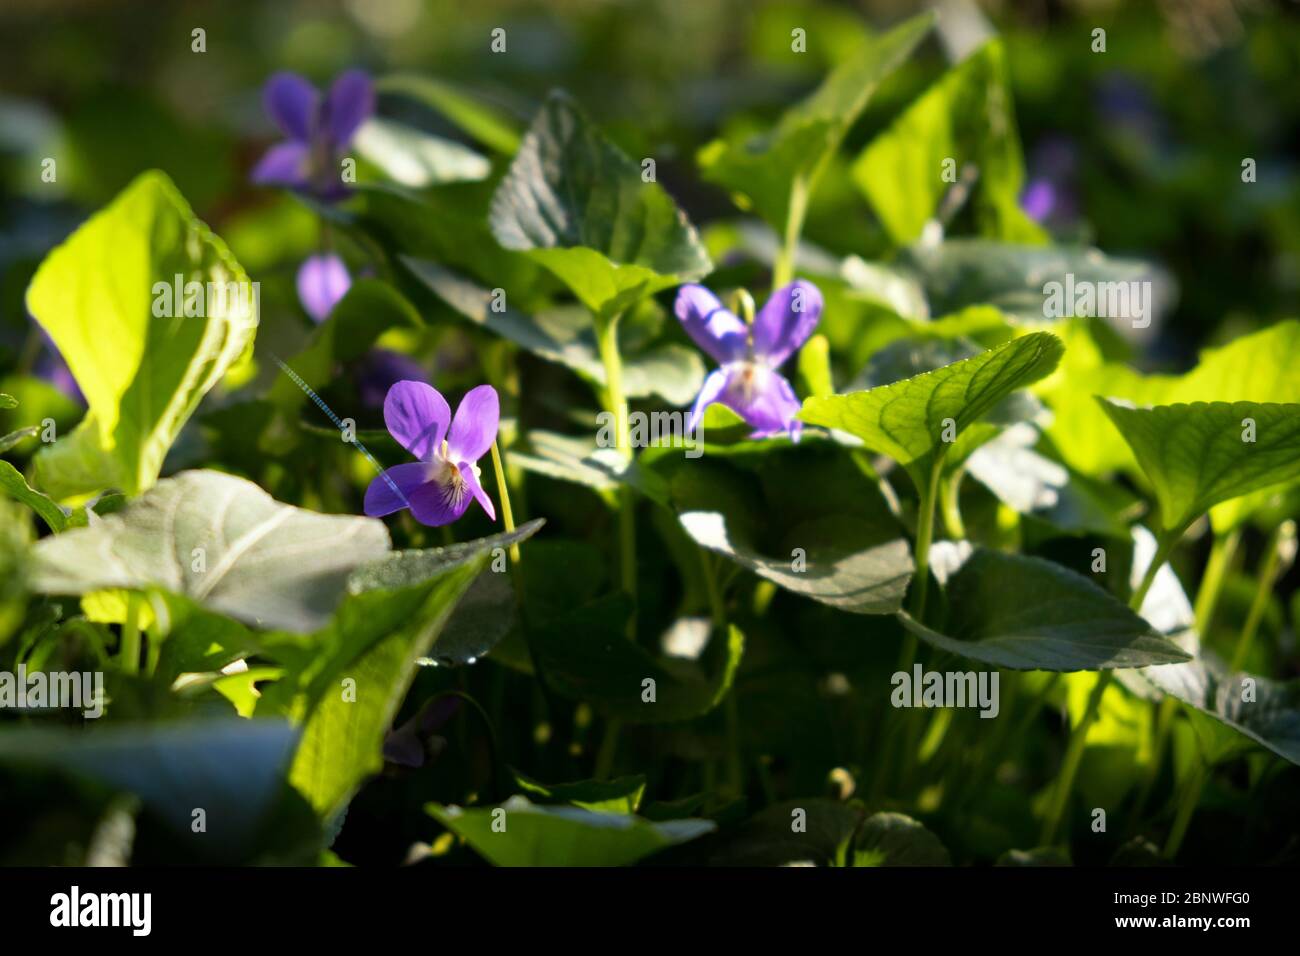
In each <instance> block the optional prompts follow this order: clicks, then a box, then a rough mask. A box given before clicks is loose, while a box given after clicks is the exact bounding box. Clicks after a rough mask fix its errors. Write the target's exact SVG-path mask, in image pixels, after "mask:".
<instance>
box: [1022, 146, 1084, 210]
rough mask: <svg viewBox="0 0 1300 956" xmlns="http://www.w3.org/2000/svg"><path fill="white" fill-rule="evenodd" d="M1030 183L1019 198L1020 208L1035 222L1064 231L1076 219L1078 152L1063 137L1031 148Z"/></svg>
mask: <svg viewBox="0 0 1300 956" xmlns="http://www.w3.org/2000/svg"><path fill="white" fill-rule="evenodd" d="M1028 166H1029V181H1028V183H1026V184H1025V189H1024V192H1022V193H1021V195H1020V207H1021V208H1022V209H1023V210H1024V211H1025V214H1026V215H1027V216H1029V218H1031V219H1033V220H1035V221H1036V222H1040V223H1044V224H1050V225H1055V226H1058V227H1064V226H1067V225H1069V224H1070V223H1072V222H1073V221H1074V219H1075V218H1076V217H1077V213H1078V201H1077V199H1076V196H1075V175H1076V173H1075V171H1076V168H1077V166H1078V150H1077V149H1076V147H1075V145H1074V143H1073V142H1071V141H1070V140H1069V139H1066V138H1065V137H1061V136H1052V137H1048V138H1047V139H1045V140H1043V141H1042V142H1041V143H1039V144H1038V145H1037V146H1035V147H1034V150H1033V153H1032V154H1031V156H1030V159H1029V164H1028Z"/></svg>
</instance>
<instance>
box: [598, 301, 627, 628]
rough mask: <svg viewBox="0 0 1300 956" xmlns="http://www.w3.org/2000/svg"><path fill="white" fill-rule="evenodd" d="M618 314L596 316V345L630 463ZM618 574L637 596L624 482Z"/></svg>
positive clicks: (608, 406) (620, 444)
mask: <svg viewBox="0 0 1300 956" xmlns="http://www.w3.org/2000/svg"><path fill="white" fill-rule="evenodd" d="M618 322H619V316H618V315H615V316H612V317H610V318H607V319H601V318H597V319H596V344H597V346H598V347H599V350H600V360H601V363H602V364H603V365H604V366H605V410H606V411H607V412H609V413H610V414H611V415H613V416H614V436H615V437H614V441H615V447H616V448H617V449H618V451H619V453H620V454H621V455H622V456H623V458H624V459H625V460H626V461H627V462H628V463H629V464H631V462H632V432H631V423H630V422H629V421H628V412H627V397H626V396H625V395H624V393H623V359H622V356H620V355H619V352H618ZM618 529H619V573H620V575H621V580H622V585H623V591H624V593H625V594H627V596H628V597H630V598H632V599H633V600H635V598H636V496H635V493H634V492H633V491H632V489H631V488H630V487H629V486H628V485H627V484H622V485H621V486H620V487H619V490H618ZM628 637H629V638H630V639H635V637H636V617H635V615H633V616H632V617H631V618H630V619H629V620H628Z"/></svg>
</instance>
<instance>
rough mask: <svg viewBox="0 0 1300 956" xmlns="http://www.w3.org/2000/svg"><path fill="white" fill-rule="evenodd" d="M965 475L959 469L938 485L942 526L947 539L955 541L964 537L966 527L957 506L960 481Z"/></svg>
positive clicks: (959, 507)
mask: <svg viewBox="0 0 1300 956" xmlns="http://www.w3.org/2000/svg"><path fill="white" fill-rule="evenodd" d="M965 474H966V472H965V469H961V468H959V469H957V471H955V472H954V473H953V474H952V476H951V477H949V478H948V480H947V481H944V482H942V483H941V484H940V497H939V503H940V505H941V507H942V508H943V526H944V528H945V529H946V530H947V532H948V537H950V538H952V539H953V540H955V541H960V540H961V539H963V538H965V537H966V525H965V523H964V522H963V521H962V520H961V506H960V504H959V500H960V494H961V480H962V478H963V477H965Z"/></svg>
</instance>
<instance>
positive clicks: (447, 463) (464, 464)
mask: <svg viewBox="0 0 1300 956" xmlns="http://www.w3.org/2000/svg"><path fill="white" fill-rule="evenodd" d="M500 417H501V407H500V402H499V400H498V399H497V393H496V389H494V388H493V387H492V386H491V385H480V386H478V388H474V389H471V390H470V391H469V393H468V394H467V395H466V396H465V397H464V398H463V399H461V403H460V407H459V408H457V409H456V417H455V418H452V415H451V406H449V405H448V404H447V400H446V399H445V398H443V397H442V394H441V393H440V392H439V391H438V390H437V389H436V388H434V387H433V386H431V385H426V384H425V383H424V382H412V381H402V382H398V383H397V384H396V385H394V386H393V387H392V388H391V389H389V391H388V397H387V398H385V399H384V424H386V425H387V426H388V431H389V434H391V435H392V436H393V437H394V438H396V439H397V441H398V443H399V444H400V445H401V446H402V447H403V448H405V449H406V450H407V451H409V452H410V453H411V454H412V455H414V456H415V457H416V458H418V459H420V460H419V461H416V462H410V463H408V464H405V465H396V466H394V467H392V468H389V469H387V470H386V471H385V472H384V473H383V474H382V475H380V476H379V477H377V478H376V479H375V480H374V481H372V482H371V483H370V487H369V488H367V489H366V499H365V510H366V514H368V515H369V516H370V517H372V518H381V517H383V516H384V515H387V514H392V513H393V512H394V511H400V510H401V509H403V508H410V509H411V514H413V515H414V516H415V520H416V521H418V522H420V524H424V525H430V526H432V527H438V526H440V525H445V524H451V523H452V522H453V521H455V520H456V519H457V518H459V517H460V516H461V515H463V514H464V513H465V511H466V510H467V509H468V508H469V501H470V498H474V499H476V500H477V501H478V503H479V504H480V505H482V507H483V510H484V511H486V512H487V515H488V517H489V518H491V519H492V520H493V521H495V520H496V518H497V513H496V509H495V508H493V507H492V499H490V498H489V497H488V496H487V493H486V492H484V491H483V487H482V486H481V485H480V484H479V468H478V465H477V464H476V462H477V461H478V460H479V459H480V458H482V457H483V456H484V455H486V454H487V453H488V450H489V449H490V448H491V447H492V442H494V441H495V440H496V437H497V425H498V423H499V421H500Z"/></svg>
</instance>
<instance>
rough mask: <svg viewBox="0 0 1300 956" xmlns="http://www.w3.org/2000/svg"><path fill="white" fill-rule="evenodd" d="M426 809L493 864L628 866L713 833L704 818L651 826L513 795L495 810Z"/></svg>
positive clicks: (616, 815) (629, 818)
mask: <svg viewBox="0 0 1300 956" xmlns="http://www.w3.org/2000/svg"><path fill="white" fill-rule="evenodd" d="M427 809H428V811H429V813H430V814H432V815H433V817H434V818H435V819H437V821H438V822H439V823H441V824H442V825H443V826H445V827H446V828H447V829H448V830H451V831H452V832H453V833H455V834H456V835H457V836H459V837H460V838H461V839H463V840H464V841H465V842H466V843H468V844H469V845H470V846H471V847H473V848H474V850H475V852H477V853H478V854H480V855H481V856H482V857H484V858H485V859H486V860H488V861H489V862H490V863H493V864H495V865H496V866H627V865H629V864H632V863H635V862H637V860H640V859H642V858H643V857H646V856H649V855H650V854H652V853H655V852H658V851H659V850H663V849H666V848H668V847H670V846H675V845H677V844H678V843H685V842H686V841H688V840H694V839H695V838H696V837H700V836H703V835H704V834H706V833H709V832H711V831H712V830H713V829H714V825H713V824H712V823H710V822H709V821H708V820H668V821H665V822H663V823H652V822H650V821H649V820H643V819H641V818H640V817H634V816H629V815H627V814H621V813H601V812H596V811H592V810H584V809H582V808H580V807H539V806H537V805H535V804H533V803H531V802H530V801H529V800H528V799H527V798H526V797H511V798H510V799H509V800H507V801H506V802H505V803H503V804H502V805H501V806H500V807H497V808H494V807H470V808H461V807H456V806H448V807H443V806H439V805H438V804H430V805H429V806H428V807H427ZM498 821H504V824H505V826H504V829H502V827H501V824H500V822H498ZM494 824H495V825H494Z"/></svg>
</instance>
